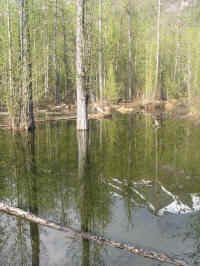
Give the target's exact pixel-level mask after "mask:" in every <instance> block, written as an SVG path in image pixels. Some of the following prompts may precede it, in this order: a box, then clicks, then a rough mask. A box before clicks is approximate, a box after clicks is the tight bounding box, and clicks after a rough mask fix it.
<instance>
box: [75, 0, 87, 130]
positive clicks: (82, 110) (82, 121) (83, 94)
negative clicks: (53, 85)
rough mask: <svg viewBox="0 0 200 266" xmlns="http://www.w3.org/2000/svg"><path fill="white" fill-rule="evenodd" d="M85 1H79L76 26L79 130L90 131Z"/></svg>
mask: <svg viewBox="0 0 200 266" xmlns="http://www.w3.org/2000/svg"><path fill="white" fill-rule="evenodd" d="M84 11H85V0H77V25H76V93H77V129H78V130H87V129H88V94H87V88H86V87H85V85H86V82H85V79H86V73H85V72H84V65H83V63H84V62H85V60H84V50H85V49H84V45H85V36H84V33H85V29H84V27H85V26H86V25H85V16H84Z"/></svg>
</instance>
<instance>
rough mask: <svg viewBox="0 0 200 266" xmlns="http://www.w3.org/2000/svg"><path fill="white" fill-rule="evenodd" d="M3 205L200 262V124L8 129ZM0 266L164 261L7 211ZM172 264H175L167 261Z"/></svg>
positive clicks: (2, 146)
mask: <svg viewBox="0 0 200 266" xmlns="http://www.w3.org/2000/svg"><path fill="white" fill-rule="evenodd" d="M0 201H3V202H6V203H7V204H9V205H11V206H17V207H20V208H22V209H24V210H27V211H31V212H33V213H35V214H36V215H39V216H41V217H43V218H46V219H49V220H52V221H55V222H58V223H60V224H62V225H71V226H73V227H74V228H79V229H82V230H84V231H92V232H94V233H97V234H101V235H104V236H106V237H109V238H112V239H114V240H117V241H121V242H127V243H129V244H130V245H137V246H138V247H142V248H145V249H151V250H156V251H158V252H167V253H168V254H169V255H170V256H172V257H173V256H175V257H177V258H182V259H185V260H186V261H188V262H193V263H196V264H197V265H200V255H199V254H200V253H199V252H200V214H199V210H200V128H199V127H194V126H192V125H191V124H190V123H189V122H185V121H171V120H162V121H161V128H159V129H157V130H155V128H154V126H153V123H152V119H151V116H149V115H147V116H139V115H138V116H120V117H118V118H117V119H114V120H109V121H92V122H90V131H89V135H88V136H86V135H84V134H78V135H77V133H76V128H75V121H62V122H61V121H59V122H53V123H46V124H40V125H39V127H38V129H37V130H36V132H35V136H33V135H28V136H27V135H16V136H12V134H11V133H10V132H8V131H5V130H1V131H0ZM0 265H12V266H14V265H33V266H38V265H41V266H43V265H45V266H46V265H47V266H48V265H52V266H56V265H59V266H62V265H82V266H89V265H91V266H92V265H109V266H112V265H135V266H146V265H148V266H155V265H157V266H158V265H161V264H160V263H158V262H156V261H152V260H149V259H144V258H142V257H139V256H133V255H129V254H127V253H126V252H125V251H123V250H118V249H114V248H108V247H104V246H99V245H97V244H95V243H90V242H88V241H86V240H84V241H83V240H80V239H72V238H70V236H68V235H66V234H65V233H63V232H57V231H55V230H52V229H47V228H44V227H39V226H38V225H36V224H33V223H29V222H25V221H24V220H22V219H19V218H15V217H12V216H8V215H6V214H4V213H0ZM162 265H167V264H162Z"/></svg>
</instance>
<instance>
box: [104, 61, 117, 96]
mask: <svg viewBox="0 0 200 266" xmlns="http://www.w3.org/2000/svg"><path fill="white" fill-rule="evenodd" d="M118 96H119V89H118V87H117V83H116V79H115V72H114V69H113V64H112V63H110V65H109V68H108V77H107V82H106V90H105V94H104V97H105V98H106V99H110V100H111V99H116V98H117V97H118Z"/></svg>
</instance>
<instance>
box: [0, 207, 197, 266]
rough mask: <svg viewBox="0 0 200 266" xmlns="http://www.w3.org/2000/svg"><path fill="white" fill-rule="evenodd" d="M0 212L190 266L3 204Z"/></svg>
mask: <svg viewBox="0 0 200 266" xmlns="http://www.w3.org/2000/svg"><path fill="white" fill-rule="evenodd" d="M0 211H2V212H6V213H7V214H10V215H14V216H17V217H20V218H23V219H25V220H28V221H30V222H33V223H37V224H39V225H42V226H47V227H49V228H52V229H56V230H59V231H63V232H66V233H71V234H75V235H76V236H77V237H81V238H82V239H86V240H91V241H95V242H97V243H98V244H103V245H106V246H110V247H115V248H120V249H124V250H126V251H128V252H129V253H131V254H135V255H140V256H143V257H145V258H150V259H153V260H157V261H160V262H164V263H170V264H173V265H176V266H192V265H190V264H188V263H186V262H185V261H183V260H179V259H174V258H171V257H170V256H168V255H167V254H163V253H158V252H155V251H148V250H143V249H141V248H136V247H134V246H129V245H127V244H123V243H120V242H116V241H112V240H110V239H106V238H104V237H102V236H97V235H93V234H92V233H87V232H81V231H79V230H76V229H74V228H72V227H70V226H61V225H59V224H56V223H54V222H51V221H48V220H45V219H43V218H40V217H38V216H36V215H34V214H32V213H29V212H27V211H24V210H22V209H19V208H15V207H10V206H8V205H6V204H4V203H0Z"/></svg>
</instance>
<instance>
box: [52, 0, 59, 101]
mask: <svg viewBox="0 0 200 266" xmlns="http://www.w3.org/2000/svg"><path fill="white" fill-rule="evenodd" d="M57 16H58V0H55V10H54V55H53V67H54V79H55V94H56V104H59V102H60V91H59V76H58V67H57Z"/></svg>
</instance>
